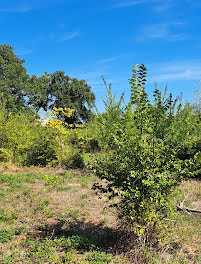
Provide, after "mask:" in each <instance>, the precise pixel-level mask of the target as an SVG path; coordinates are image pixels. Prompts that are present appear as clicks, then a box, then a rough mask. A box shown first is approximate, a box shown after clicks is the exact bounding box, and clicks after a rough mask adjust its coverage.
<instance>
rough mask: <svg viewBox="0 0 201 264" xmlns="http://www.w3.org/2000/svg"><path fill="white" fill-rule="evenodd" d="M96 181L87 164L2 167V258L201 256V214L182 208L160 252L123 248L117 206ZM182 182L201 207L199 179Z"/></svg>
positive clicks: (190, 201)
mask: <svg viewBox="0 0 201 264" xmlns="http://www.w3.org/2000/svg"><path fill="white" fill-rule="evenodd" d="M95 181H97V178H96V176H94V175H93V174H92V172H90V171H85V170H63V169H42V168H31V169H30V168H29V169H27V170H26V169H23V170H22V169H18V168H16V169H13V168H11V169H8V168H2V173H1V174H0V184H1V190H0V263H79V264H82V263H96V264H101V263H175V264H176V263H200V262H201V233H200V231H201V214H190V213H185V212H180V213H179V216H178V219H175V220H173V221H174V225H175V226H174V234H173V238H172V242H171V244H169V245H168V246H165V247H164V248H163V249H161V250H160V251H158V252H156V251H155V250H154V249H153V250H152V251H151V252H150V251H148V250H146V249H144V250H141V251H140V252H139V251H137V249H136V248H135V247H134V249H133V250H134V251H135V254H134V253H132V254H131V252H126V251H124V250H122V248H123V247H121V245H119V244H120V243H118V241H122V242H121V243H122V244H124V242H125V243H126V241H123V240H122V238H121V237H122V234H121V232H120V231H119V230H118V223H117V218H116V214H115V210H114V209H113V208H110V207H108V204H109V203H108V199H107V197H106V196H100V195H97V194H96V193H95V191H93V190H92V189H91V186H92V184H93V183H94V182H95ZM180 188H181V189H182V191H183V193H184V194H185V196H186V200H185V203H184V205H185V206H188V207H191V208H200V207H201V199H200V197H201V182H200V181H195V180H191V181H187V182H183V183H182V185H181V187H180ZM200 209H201V208H200ZM171 221H172V220H171Z"/></svg>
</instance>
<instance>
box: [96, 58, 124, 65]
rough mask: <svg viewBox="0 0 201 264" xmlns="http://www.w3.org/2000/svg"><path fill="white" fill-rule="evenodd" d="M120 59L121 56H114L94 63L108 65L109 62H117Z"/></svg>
mask: <svg viewBox="0 0 201 264" xmlns="http://www.w3.org/2000/svg"><path fill="white" fill-rule="evenodd" d="M120 57H121V56H115V57H109V58H105V59H101V60H98V61H97V62H96V63H99V64H106V63H110V62H113V61H116V60H118V59H119V58H120Z"/></svg>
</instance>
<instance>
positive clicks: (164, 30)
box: [137, 22, 190, 41]
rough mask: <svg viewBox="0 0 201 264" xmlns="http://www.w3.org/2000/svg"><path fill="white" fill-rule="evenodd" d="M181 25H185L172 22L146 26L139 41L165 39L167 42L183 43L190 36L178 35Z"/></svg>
mask: <svg viewBox="0 0 201 264" xmlns="http://www.w3.org/2000/svg"><path fill="white" fill-rule="evenodd" d="M180 25H184V24H183V23H181V22H170V23H165V24H153V25H148V26H145V27H144V28H143V29H142V32H141V33H140V35H139V37H138V39H137V40H138V41H144V40H146V39H165V40H167V41H182V40H187V39H189V38H190V36H189V35H188V34H186V33H177V31H178V27H179V26H180Z"/></svg>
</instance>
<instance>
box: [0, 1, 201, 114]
mask: <svg viewBox="0 0 201 264" xmlns="http://www.w3.org/2000/svg"><path fill="white" fill-rule="evenodd" d="M0 27H1V35H0V38H1V44H3V43H6V44H10V45H12V46H13V47H14V48H15V52H16V53H17V54H18V55H19V56H20V57H21V58H25V60H26V63H25V66H26V68H27V70H28V73H29V74H36V75H42V74H43V73H44V72H45V71H47V72H49V73H51V72H54V71H56V70H63V71H65V72H66V74H67V75H69V76H71V77H78V78H82V79H86V80H87V82H88V83H89V84H90V85H91V87H92V90H93V91H94V92H95V94H96V97H97V106H98V107H99V109H100V110H102V107H103V105H102V103H101V97H104V95H105V89H104V86H103V84H102V81H101V79H100V76H101V75H102V74H103V75H104V76H105V79H106V80H107V81H108V82H111V83H112V87H113V93H114V94H115V95H117V96H119V95H120V94H121V92H123V91H125V92H126V95H127V96H126V98H128V97H129V91H130V89H129V84H128V78H129V77H130V76H131V66H132V64H133V63H138V64H141V63H143V64H145V65H146V66H147V67H148V73H149V76H148V82H147V89H148V93H150V91H151V90H153V89H154V82H155V81H156V82H157V83H158V86H159V88H161V89H163V88H164V86H165V85H168V87H169V92H172V93H173V94H174V95H175V96H176V95H179V94H180V92H183V97H184V98H186V99H188V100H192V98H193V91H194V87H195V86H198V87H199V85H200V84H199V80H200V79H201V77H200V75H201V0H9V1H3V0H0Z"/></svg>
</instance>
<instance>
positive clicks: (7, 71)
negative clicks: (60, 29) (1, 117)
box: [0, 44, 29, 112]
mask: <svg viewBox="0 0 201 264" xmlns="http://www.w3.org/2000/svg"><path fill="white" fill-rule="evenodd" d="M23 63H24V60H21V59H20V58H18V57H17V56H16V55H15V54H14V52H13V48H12V47H11V46H8V45H5V44H3V45H0V103H1V106H3V109H4V111H5V112H8V111H12V112H17V111H19V110H25V108H26V104H25V95H26V91H27V89H28V86H29V83H28V79H29V76H28V75H27V73H26V69H25V67H24V66H23Z"/></svg>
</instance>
